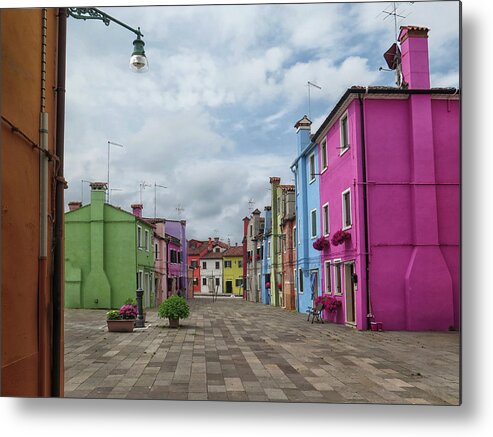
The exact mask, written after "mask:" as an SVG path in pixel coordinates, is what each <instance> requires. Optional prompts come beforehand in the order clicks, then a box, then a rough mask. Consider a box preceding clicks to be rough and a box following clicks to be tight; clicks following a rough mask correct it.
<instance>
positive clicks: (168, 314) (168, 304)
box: [157, 295, 190, 320]
mask: <svg viewBox="0 0 493 437" xmlns="http://www.w3.org/2000/svg"><path fill="white" fill-rule="evenodd" d="M157 314H158V316H159V317H161V318H168V319H170V320H177V319H186V318H187V317H188V316H189V315H190V307H189V306H188V304H187V301H186V300H185V298H184V297H181V296H177V295H174V296H171V297H170V298H168V299H166V300H165V301H164V302H163V303H162V304H161V305H159V308H158V311H157Z"/></svg>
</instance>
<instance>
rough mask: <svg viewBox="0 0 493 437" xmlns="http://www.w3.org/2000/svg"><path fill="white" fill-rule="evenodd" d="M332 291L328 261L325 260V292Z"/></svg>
mask: <svg viewBox="0 0 493 437" xmlns="http://www.w3.org/2000/svg"><path fill="white" fill-rule="evenodd" d="M331 292H332V277H331V274H330V261H325V293H327V294H330V293H331Z"/></svg>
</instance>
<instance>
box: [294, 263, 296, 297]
mask: <svg viewBox="0 0 493 437" xmlns="http://www.w3.org/2000/svg"><path fill="white" fill-rule="evenodd" d="M293 288H294V292H295V293H296V269H293Z"/></svg>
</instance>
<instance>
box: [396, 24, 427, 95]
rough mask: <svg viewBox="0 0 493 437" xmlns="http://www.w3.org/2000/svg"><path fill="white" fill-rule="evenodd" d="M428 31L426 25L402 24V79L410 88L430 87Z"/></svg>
mask: <svg viewBox="0 0 493 437" xmlns="http://www.w3.org/2000/svg"><path fill="white" fill-rule="evenodd" d="M428 32H429V29H428V28H426V27H419V26H401V32H400V34H399V42H400V44H401V65H402V79H403V81H404V82H405V83H406V84H407V87H408V88H409V89H429V88H430V65H429V61H428Z"/></svg>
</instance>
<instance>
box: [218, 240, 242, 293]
mask: <svg viewBox="0 0 493 437" xmlns="http://www.w3.org/2000/svg"><path fill="white" fill-rule="evenodd" d="M222 256H223V293H224V294H234V295H236V296H243V287H242V281H243V246H234V247H230V248H229V249H227V250H226V251H225V252H223V253H222Z"/></svg>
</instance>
